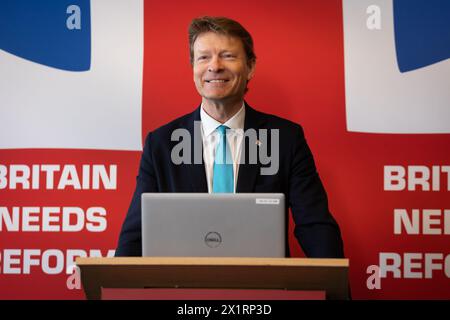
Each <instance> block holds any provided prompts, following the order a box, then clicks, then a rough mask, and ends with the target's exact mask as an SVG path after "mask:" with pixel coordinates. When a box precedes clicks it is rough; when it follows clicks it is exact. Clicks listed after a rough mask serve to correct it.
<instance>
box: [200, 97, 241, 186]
mask: <svg viewBox="0 0 450 320" xmlns="http://www.w3.org/2000/svg"><path fill="white" fill-rule="evenodd" d="M200 120H201V121H202V126H201V128H202V130H201V132H202V140H203V161H204V163H205V170H206V180H207V182H208V192H209V193H211V192H212V190H213V188H212V182H213V181H212V180H213V169H214V158H215V155H216V148H217V144H218V143H219V138H220V134H219V133H218V132H217V131H216V129H217V127H219V126H221V125H224V126H227V127H228V128H230V129H229V130H227V142H228V145H229V147H230V150H231V157H232V159H233V173H234V193H236V183H237V178H238V171H239V160H240V158H241V145H242V139H243V137H244V120H245V106H244V104H242V107H241V109H239V111H238V112H237V113H236V114H235V115H234V116H233V117H231V118H230V119H228V121H227V122H225V123H220V122H219V121H217V120H215V119H214V118H212V117H211V116H210V115H209V114H207V113H206V111H205V110H204V109H203V105H202V106H201V108H200Z"/></svg>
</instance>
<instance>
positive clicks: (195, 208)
mask: <svg viewBox="0 0 450 320" xmlns="http://www.w3.org/2000/svg"><path fill="white" fill-rule="evenodd" d="M284 210H285V208H284V195H283V194H278V193H276V194H275V193H259V194H258V193H237V194H230V193H222V194H207V193H144V194H142V255H143V256H144V257H145V256H172V257H177V256H183V257H285V253H286V251H285V211H284Z"/></svg>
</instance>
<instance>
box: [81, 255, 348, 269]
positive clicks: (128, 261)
mask: <svg viewBox="0 0 450 320" xmlns="http://www.w3.org/2000/svg"><path fill="white" fill-rule="evenodd" d="M76 265H77V266H80V267H83V266H101V265H122V266H130V265H140V266H142V265H170V266H189V265H193V266H201V265H205V266H206V265H226V266H233V265H236V266H305V267H306V266H310V267H339V268H348V267H349V260H348V259H328V258H242V257H239V258H237V257H236V258H235V257H115V258H81V257H79V258H77V259H76Z"/></svg>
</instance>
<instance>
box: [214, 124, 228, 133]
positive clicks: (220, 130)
mask: <svg viewBox="0 0 450 320" xmlns="http://www.w3.org/2000/svg"><path fill="white" fill-rule="evenodd" d="M227 129H230V128H228V127H227V126H224V125H221V126H218V127H217V129H216V130H217V132H219V133H220V135H224V134H226V132H227Z"/></svg>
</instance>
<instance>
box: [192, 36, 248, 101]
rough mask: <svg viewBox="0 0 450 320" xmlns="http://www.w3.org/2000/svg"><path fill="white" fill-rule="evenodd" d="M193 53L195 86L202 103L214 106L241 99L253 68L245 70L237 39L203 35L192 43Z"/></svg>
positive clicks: (244, 62) (239, 43)
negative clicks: (209, 103) (215, 103)
mask: <svg viewBox="0 0 450 320" xmlns="http://www.w3.org/2000/svg"><path fill="white" fill-rule="evenodd" d="M193 53H194V59H193V70H194V82H195V86H196V87H197V91H198V93H199V94H200V95H201V96H202V97H203V99H206V100H211V101H215V102H227V101H230V102H233V101H238V100H242V99H243V97H244V93H245V88H246V86H247V81H248V80H250V79H251V78H252V76H253V73H254V64H252V66H251V67H249V66H248V64H247V57H246V55H245V50H244V47H243V44H242V42H241V40H240V39H239V38H235V37H230V36H226V35H222V34H217V33H214V32H206V33H202V34H200V35H199V36H198V37H197V39H196V40H195V42H194V46H193Z"/></svg>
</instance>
